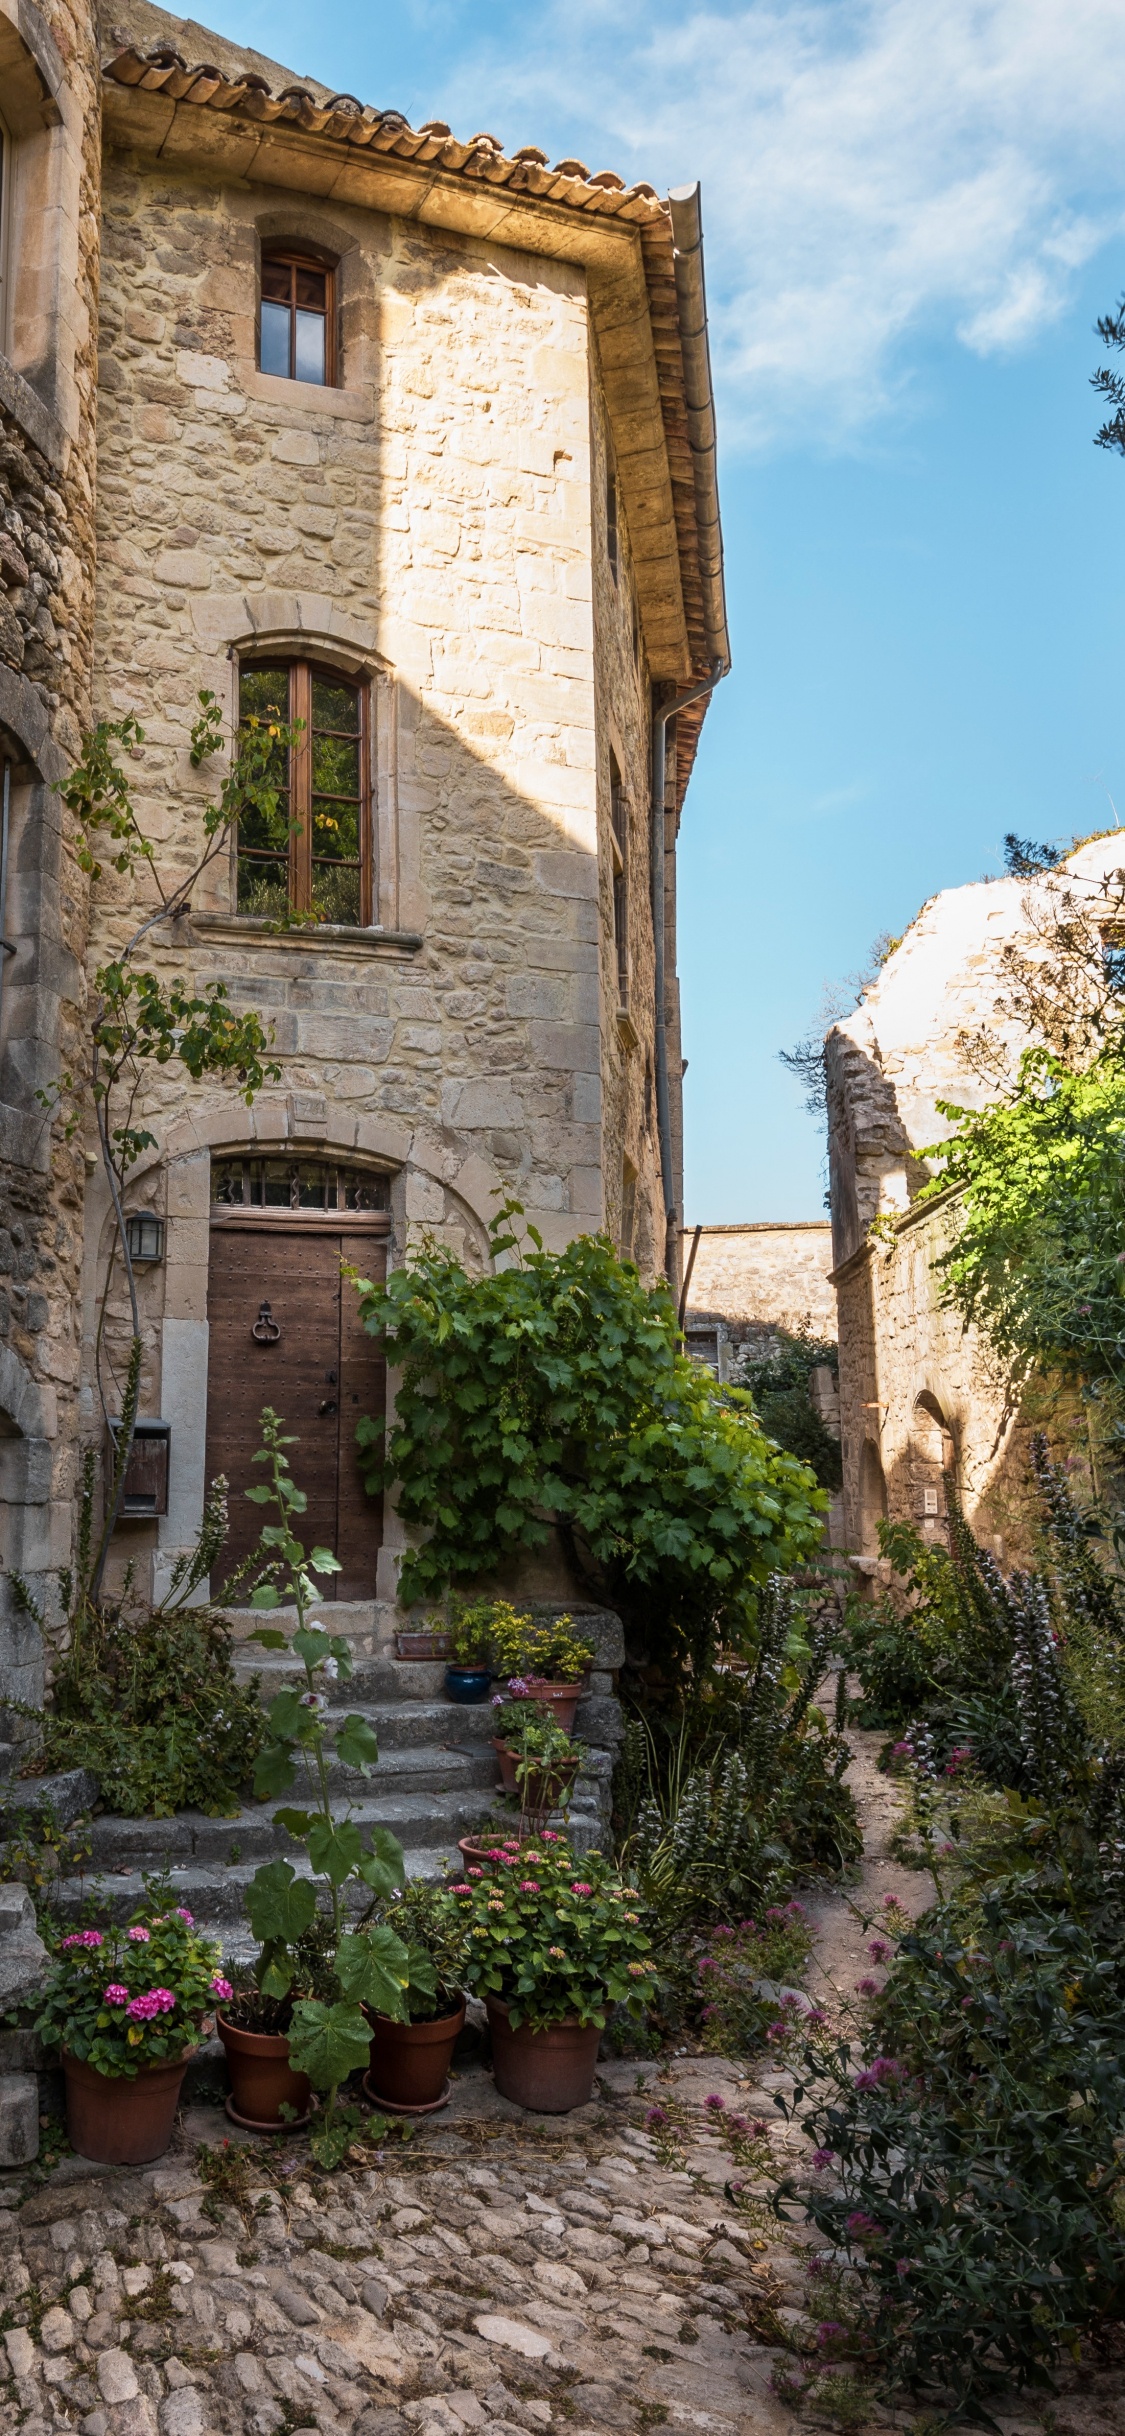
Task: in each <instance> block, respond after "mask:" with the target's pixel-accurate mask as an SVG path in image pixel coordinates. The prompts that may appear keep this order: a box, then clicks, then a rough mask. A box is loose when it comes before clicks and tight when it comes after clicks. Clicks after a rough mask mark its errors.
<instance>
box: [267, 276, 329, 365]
mask: <svg viewBox="0 0 1125 2436" xmlns="http://www.w3.org/2000/svg"><path fill="white" fill-rule="evenodd" d="M304 318H307V316H305V317H304ZM321 327H322V328H323V324H322V325H321ZM261 368H262V371H263V372H273V373H275V374H276V375H277V377H278V379H279V380H283V381H287V380H288V378H289V307H288V305H282V304H267V302H266V300H265V298H264V297H263V299H262V352H261ZM305 377H306V379H307V378H308V377H309V376H308V375H307V374H306V376H305ZM320 377H321V379H322V380H323V378H324V375H323V373H321V375H320Z"/></svg>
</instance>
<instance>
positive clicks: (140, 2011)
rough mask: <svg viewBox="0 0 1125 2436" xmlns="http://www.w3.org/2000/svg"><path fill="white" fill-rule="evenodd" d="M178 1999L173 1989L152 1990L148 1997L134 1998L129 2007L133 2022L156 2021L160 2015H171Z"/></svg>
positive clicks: (129, 2014) (130, 2017) (130, 2018)
mask: <svg viewBox="0 0 1125 2436" xmlns="http://www.w3.org/2000/svg"><path fill="white" fill-rule="evenodd" d="M175 2002H176V1999H175V1997H174V1996H173V1994H172V1990H171V1988H150V1989H149V1991H148V1995H147V1996H134V1998H133V2002H132V2004H131V2005H129V2006H128V2007H127V2011H128V2016H129V2020H130V2021H131V2022H151V2021H155V2019H156V2016H157V2014H158V2013H171V2012H172V2011H173V2009H174V2007H175Z"/></svg>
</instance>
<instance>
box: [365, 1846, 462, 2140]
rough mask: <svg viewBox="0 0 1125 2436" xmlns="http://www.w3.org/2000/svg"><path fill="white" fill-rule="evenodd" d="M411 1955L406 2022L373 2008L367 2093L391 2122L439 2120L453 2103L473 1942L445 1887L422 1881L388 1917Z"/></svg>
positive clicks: (416, 1882)
mask: <svg viewBox="0 0 1125 2436" xmlns="http://www.w3.org/2000/svg"><path fill="white" fill-rule="evenodd" d="M383 1920H384V1924H385V1925H386V1926H387V1927H388V1928H391V1929H393V1930H394V1933H395V1935H396V1936H397V1937H399V1938H401V1940H402V1942H403V1944H404V1945H405V1947H406V1950H407V1954H408V1956H409V1963H410V1977H409V1980H408V1981H407V1984H406V1987H405V1989H404V1991H403V1997H404V2008H405V2014H406V2018H405V2020H403V2019H400V2018H398V2017H397V2016H392V2015H390V2014H386V2013H377V2012H375V2011H374V2010H373V2009H372V2008H371V2007H368V2018H369V2020H370V2022H371V2029H372V2037H371V2063H370V2067H369V2069H368V2071H367V2073H366V2075H365V2078H364V2083H363V2086H364V2090H365V2092H366V2094H367V2096H368V2097H369V2098H370V2099H371V2100H372V2103H373V2104H374V2105H376V2106H379V2107H382V2108H383V2109H384V2110H385V2111H386V2112H387V2113H388V2114H399V2115H422V2114H435V2113H436V2112H437V2110H438V2109H439V2107H442V2106H447V2105H448V2103H449V2067H450V2064H451V2063H452V2061H453V2050H454V2048H455V2046H456V2044H457V2041H458V2039H459V2037H460V2035H461V2032H462V2030H463V2029H464V2026H465V1997H464V1991H463V1981H464V1975H465V1965H466V1960H467V1955H466V1936H465V1928H464V1923H463V1921H462V1918H461V1911H460V1906H459V1905H458V1904H457V1903H456V1902H455V1900H454V1898H453V1896H452V1895H451V1894H450V1893H449V1892H448V1890H447V1889H446V1888H445V1887H441V1886H428V1885H425V1884H423V1883H422V1881H421V1880H419V1879H415V1880H414V1881H413V1882H412V1883H411V1884H410V1885H408V1886H407V1887H406V1888H405V1889H404V1891H403V1893H402V1894H401V1895H400V1896H399V1897H398V1898H397V1900H396V1901H394V1902H392V1903H390V1904H388V1905H387V1906H386V1907H385V1909H384V1912H383Z"/></svg>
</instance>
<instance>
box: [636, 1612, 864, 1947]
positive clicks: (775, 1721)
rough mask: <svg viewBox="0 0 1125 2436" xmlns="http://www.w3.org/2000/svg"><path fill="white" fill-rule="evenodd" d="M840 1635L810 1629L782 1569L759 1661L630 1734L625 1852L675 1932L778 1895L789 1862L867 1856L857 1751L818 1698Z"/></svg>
mask: <svg viewBox="0 0 1125 2436" xmlns="http://www.w3.org/2000/svg"><path fill="white" fill-rule="evenodd" d="M834 1635H835V1625H834V1623H829V1624H827V1625H823V1626H821V1627H820V1628H819V1629H818V1630H816V1631H815V1632H814V1633H813V1634H812V1636H811V1639H810V1638H808V1637H807V1636H806V1634H805V1629H804V1624H803V1619H802V1618H801V1617H800V1615H799V1613H798V1610H797V1606H796V1600H795V1596H794V1593H793V1591H792V1589H791V1587H790V1585H788V1584H787V1583H785V1582H784V1581H782V1579H781V1578H780V1576H777V1575H775V1576H774V1577H773V1578H772V1579H771V1581H770V1582H769V1583H768V1584H767V1586H766V1588H765V1590H764V1591H763V1593H762V1595H761V1598H760V1601H759V1612H758V1620H757V1644H758V1645H757V1651H756V1655H755V1659H754V1663H753V1666H752V1667H750V1668H748V1669H747V1670H746V1672H745V1673H744V1674H737V1673H735V1672H734V1671H733V1670H726V1671H723V1672H721V1673H718V1674H716V1675H714V1676H713V1677H711V1678H708V1679H707V1681H706V1682H705V1683H704V1684H703V1685H701V1686H699V1687H698V1690H697V1692H696V1696H695V1698H694V1699H693V1700H692V1701H691V1702H690V1704H688V1705H685V1706H684V1708H683V1709H682V1710H681V1712H680V1714H679V1716H678V1717H675V1716H673V1717H672V1718H671V1719H664V1720H662V1719H661V1718H660V1717H659V1715H656V1716H652V1715H646V1716H644V1717H642V1718H637V1719H634V1720H633V1721H631V1723H630V1725H629V1727H628V1728H627V1731H626V1743H625V1751H624V1755H623V1756H624V1767H623V1770H622V1779H623V1781H622V1785H621V1789H620V1796H619V1799H620V1800H621V1803H622V1808H623V1810H624V1812H625V1816H624V1818H623V1825H624V1826H625V1827H626V1829H627V1830H631V1835H632V1841H630V1842H626V1843H625V1845H624V1852H625V1854H626V1856H627V1857H628V1863H629V1866H630V1868H632V1869H635V1870H636V1871H637V1873H638V1875H639V1876H640V1878H641V1881H642V1884H643V1886H644V1889H645V1895H646V1899H647V1900H648V1901H649V1902H650V1903H652V1904H653V1905H654V1907H655V1908H656V1909H657V1911H658V1912H659V1914H660V1916H661V1918H662V1920H663V1921H664V1922H665V1923H666V1924H667V1926H668V1927H669V1928H672V1927H673V1926H674V1925H675V1924H676V1923H677V1922H679V1921H680V1920H682V1919H686V1918H687V1917H689V1916H695V1917H697V1918H700V1919H703V1920H716V1919H718V1920H730V1919H731V1918H734V1917H737V1916H738V1915H739V1914H741V1913H743V1912H745V1911H747V1910H748V1909H749V1907H750V1906H751V1905H752V1904H760V1903H762V1902H763V1901H768V1900H769V1899H770V1898H771V1897H772V1896H774V1895H776V1894H777V1893H779V1892H780V1891H781V1890H783V1888H784V1887H785V1886H786V1884H787V1883H788V1880H789V1878H790V1877H791V1876H792V1874H793V1871H794V1870H796V1869H810V1868H812V1869H824V1868H828V1869H839V1868H840V1867H841V1866H843V1864H844V1863H845V1862H847V1861H849V1860H852V1859H854V1858H856V1857H857V1855H858V1853H859V1852H860V1851H861V1850H862V1838H861V1836H860V1834H859V1829H858V1826H857V1822H856V1815H855V1804H854V1801H853V1799H852V1795H851V1793H850V1791H849V1789H848V1787H847V1786H846V1785H845V1784H844V1782H843V1778H844V1772H845V1769H846V1768H847V1766H848V1763H849V1760H850V1758H851V1752H850V1749H849V1747H848V1745H847V1743H846V1742H844V1741H843V1739H842V1737H841V1736H839V1735H838V1734H834V1733H832V1732H831V1731H830V1730H829V1728H828V1726H827V1725H826V1722H825V1720H824V1718H823V1717H822V1716H821V1714H820V1712H819V1710H817V1709H815V1708H814V1707H813V1705H812V1699H813V1693H814V1691H815V1689H816V1687H817V1685H818V1683H819V1681H820V1679H821V1675H822V1674H823V1671H824V1664H825V1660H826V1657H827V1653H828V1648H829V1646H830V1644H831V1642H832V1640H833V1638H834ZM798 1656H799V1657H800V1659H801V1661H802V1663H801V1664H800V1665H798V1664H797V1663H796V1660H797V1658H798ZM630 1797H631V1798H630Z"/></svg>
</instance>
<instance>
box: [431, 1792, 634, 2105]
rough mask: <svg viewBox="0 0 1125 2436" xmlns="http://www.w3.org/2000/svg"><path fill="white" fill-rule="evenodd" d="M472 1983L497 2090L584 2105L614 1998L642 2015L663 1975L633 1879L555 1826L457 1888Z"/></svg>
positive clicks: (539, 2101) (524, 2098) (516, 2097)
mask: <svg viewBox="0 0 1125 2436" xmlns="http://www.w3.org/2000/svg"><path fill="white" fill-rule="evenodd" d="M450 1892H451V1895H452V1898H453V1900H454V1901H455V1902H456V1903H457V1904H458V1906H459V1908H460V1911H461V1917H462V1921H463V1924H464V1928H465V1932H466V1952H467V1961H466V1966H465V1976H466V1984H467V1986H468V1987H469V1988H470V1989H472V1990H474V1991H475V1992H476V1993H477V1994H478V1995H480V1996H483V1998H484V2001H485V2005H486V2008H487V2011H488V2019H489V2024H490V2026H491V2030H492V2058H493V2069H494V2072H495V2076H496V2087H497V2089H498V2090H499V2091H500V2094H501V2096H502V2097H505V2098H510V2099H512V2100H513V2102H514V2103H515V2104H516V2105H517V2106H527V2107H530V2108H532V2109H533V2110H534V2111H535V2112H536V2113H538V2114H568V2113H569V2112H570V2110H571V2109H572V2108H573V2107H575V2106H584V2105H585V2104H586V2102H587V2100H588V2099H589V2097H590V2095H591V2092H592V2090H593V2084H594V2066H595V2064H596V2062H597V2054H598V2041H599V2039H600V2037H601V2034H602V2031H603V2029H604V2027H605V2021H606V2014H607V2012H608V2009H609V2007H610V2005H619V2006H621V2007H622V2008H623V2009H624V2010H625V2011H626V2012H630V2013H635V2012H639V2011H640V2010H641V2009H642V2008H643V2005H644V2001H645V1996H646V1993H647V1990H648V1988H649V1985H650V1983H651V1980H652V1977H653V1974H654V1972H655V1968H656V1966H655V1964H654V1963H653V1962H651V1961H650V1960H649V1958H648V1942H649V1941H648V1939H647V1937H646V1936H645V1935H644V1933H643V1930H642V1928H641V1920H640V1913H639V1912H638V1911H637V1910H636V1909H635V1908H634V1906H635V1904H636V1902H637V1900H638V1898H637V1892H636V1889H635V1888H634V1887H631V1886H625V1885H623V1884H622V1881H621V1879H620V1877H619V1876H618V1874H617V1872H616V1870H614V1869H613V1868H612V1867H611V1865H610V1864H609V1863H608V1862H606V1861H604V1860H603V1858H602V1856H601V1854H600V1853H596V1852H588V1853H584V1854H583V1855H582V1857H581V1859H579V1858H577V1857H576V1855H575V1854H574V1853H573V1852H572V1851H571V1848H570V1846H569V1844H568V1843H567V1841H566V1838H565V1837H564V1836H559V1835H554V1834H552V1833H551V1831H550V1830H549V1829H545V1830H544V1831H543V1833H542V1834H541V1835H540V1836H539V1837H537V1838H534V1839H532V1840H531V1841H529V1842H528V1843H525V1844H524V1845H523V1846H522V1847H521V1849H520V1851H519V1852H518V1854H514V1855H511V1856H509V1855H508V1854H507V1853H503V1854H502V1855H501V1858H500V1860H499V1861H498V1862H496V1863H494V1864H493V1867H492V1869H491V1870H490V1872H489V1873H488V1874H487V1875H485V1876H481V1877H479V1878H469V1877H468V1876H467V1875H466V1877H465V1879H464V1880H463V1881H462V1882H461V1883H460V1884H459V1885H456V1886H454V1887H452V1888H451V1890H450Z"/></svg>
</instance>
